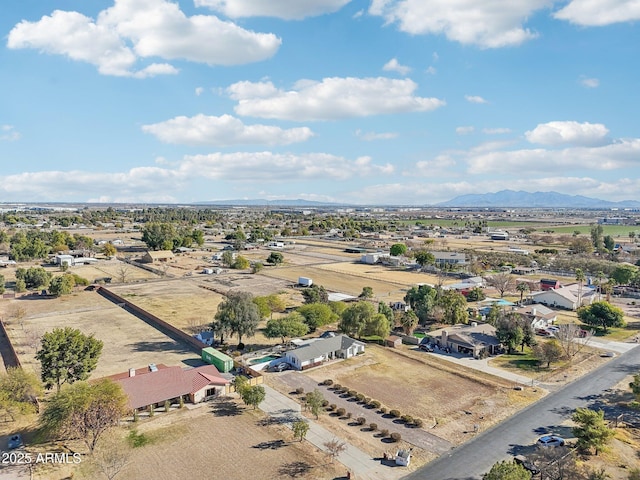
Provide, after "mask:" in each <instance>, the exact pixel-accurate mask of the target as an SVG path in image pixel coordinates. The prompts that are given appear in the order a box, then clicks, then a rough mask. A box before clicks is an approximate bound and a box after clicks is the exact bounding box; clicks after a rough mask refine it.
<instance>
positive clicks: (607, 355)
mask: <svg viewBox="0 0 640 480" xmlns="http://www.w3.org/2000/svg"><path fill="white" fill-rule="evenodd" d="M600 356H601V357H607V358H612V357H615V356H616V354H615V353H613V352H604V353H601V354H600Z"/></svg>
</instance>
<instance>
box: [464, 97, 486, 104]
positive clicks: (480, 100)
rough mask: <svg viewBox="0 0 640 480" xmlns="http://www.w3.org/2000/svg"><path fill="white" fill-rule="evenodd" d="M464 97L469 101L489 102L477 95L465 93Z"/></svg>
mask: <svg viewBox="0 0 640 480" xmlns="http://www.w3.org/2000/svg"><path fill="white" fill-rule="evenodd" d="M464 99H465V100H466V101H467V102H469V103H489V102H487V101H486V100H485V99H484V98H482V97H480V96H478V95H465V96H464Z"/></svg>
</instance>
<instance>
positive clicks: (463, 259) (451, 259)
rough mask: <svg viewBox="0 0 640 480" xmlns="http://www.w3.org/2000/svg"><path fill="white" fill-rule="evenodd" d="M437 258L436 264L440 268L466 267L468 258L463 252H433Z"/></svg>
mask: <svg viewBox="0 0 640 480" xmlns="http://www.w3.org/2000/svg"><path fill="white" fill-rule="evenodd" d="M432 253H433V256H434V257H435V264H436V266H438V267H442V266H443V265H466V263H467V256H466V255H465V254H464V253H461V252H432Z"/></svg>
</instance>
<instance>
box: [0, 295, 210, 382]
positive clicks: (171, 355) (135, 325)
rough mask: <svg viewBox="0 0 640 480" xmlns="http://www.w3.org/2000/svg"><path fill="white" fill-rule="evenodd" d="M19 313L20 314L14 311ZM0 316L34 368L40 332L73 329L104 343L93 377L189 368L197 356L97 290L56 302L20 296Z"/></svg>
mask: <svg viewBox="0 0 640 480" xmlns="http://www.w3.org/2000/svg"><path fill="white" fill-rule="evenodd" d="M19 312H20V313H19ZM0 315H1V316H2V317H3V319H4V321H5V324H6V325H7V331H8V334H9V338H10V339H11V342H12V343H13V345H14V348H15V349H16V351H17V353H18V356H19V357H20V362H21V363H22V365H23V366H25V367H26V368H31V369H33V370H36V371H37V370H38V367H39V365H38V364H37V362H36V361H35V352H36V349H37V348H38V347H39V339H40V337H41V336H42V334H44V333H46V332H49V331H51V330H53V329H54V328H56V327H61V328H62V327H66V326H69V327H73V328H78V329H80V330H81V331H82V332H83V333H85V334H93V335H94V336H95V337H96V338H98V339H100V340H102V341H103V342H104V348H103V350H102V355H101V357H100V361H99V362H98V367H97V369H96V370H95V371H94V373H93V375H92V377H93V378H96V377H101V376H104V375H111V374H114V373H118V372H123V371H126V370H128V369H129V368H131V367H136V368H140V367H144V366H145V365H148V364H149V363H164V364H167V365H185V364H188V365H193V364H194V363H195V362H199V355H198V354H197V353H193V352H192V350H190V349H189V348H188V347H186V346H185V345H183V344H182V343H180V342H177V341H175V340H173V339H171V338H169V337H167V336H166V335H164V334H162V333H160V332H159V331H158V330H156V329H155V328H153V327H151V326H149V325H148V324H146V323H144V322H143V321H141V320H139V319H138V318H136V317H134V316H133V315H131V314H129V313H127V312H126V311H125V310H123V309H122V308H120V307H118V306H116V305H115V304H113V303H112V302H110V301H108V300H106V299H104V298H103V297H102V296H100V295H99V294H98V293H96V292H89V291H78V292H75V293H73V294H72V295H66V296H63V297H60V298H45V297H40V296H38V295H35V296H24V297H20V298H16V299H12V300H3V301H2V302H1V303H0Z"/></svg>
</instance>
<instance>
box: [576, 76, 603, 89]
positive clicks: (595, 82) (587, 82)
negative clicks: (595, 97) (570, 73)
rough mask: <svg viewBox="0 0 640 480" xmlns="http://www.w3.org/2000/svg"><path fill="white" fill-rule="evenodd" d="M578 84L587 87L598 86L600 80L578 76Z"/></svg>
mask: <svg viewBox="0 0 640 480" xmlns="http://www.w3.org/2000/svg"><path fill="white" fill-rule="evenodd" d="M580 84H581V85H582V86H583V87H587V88H598V87H599V86H600V80H598V79H597V78H587V77H580Z"/></svg>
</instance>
